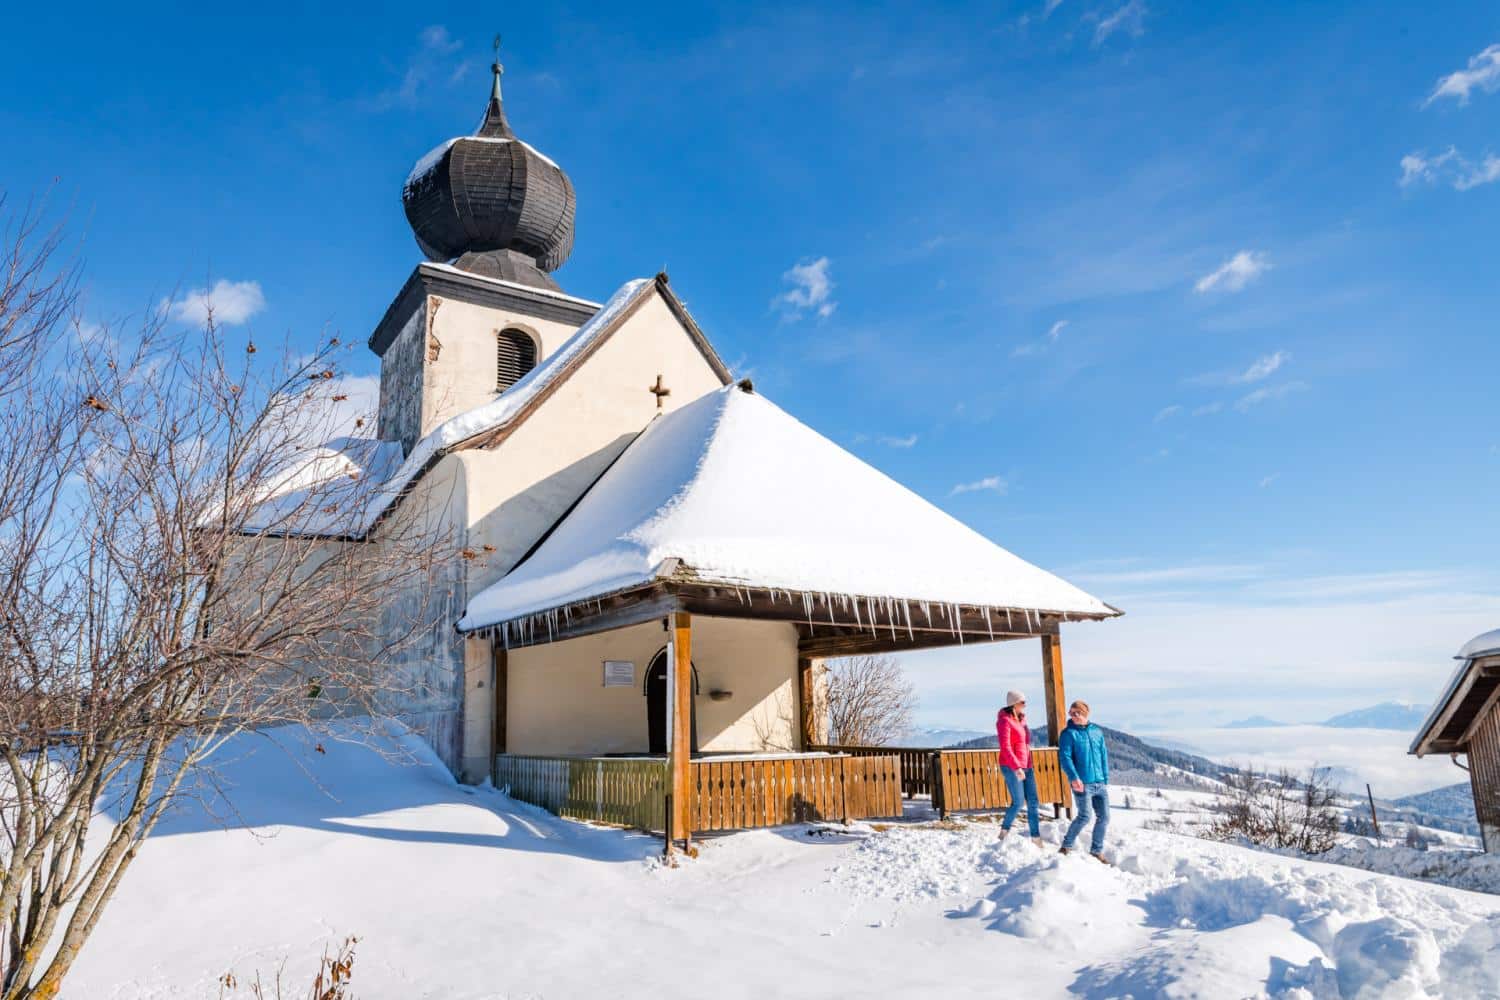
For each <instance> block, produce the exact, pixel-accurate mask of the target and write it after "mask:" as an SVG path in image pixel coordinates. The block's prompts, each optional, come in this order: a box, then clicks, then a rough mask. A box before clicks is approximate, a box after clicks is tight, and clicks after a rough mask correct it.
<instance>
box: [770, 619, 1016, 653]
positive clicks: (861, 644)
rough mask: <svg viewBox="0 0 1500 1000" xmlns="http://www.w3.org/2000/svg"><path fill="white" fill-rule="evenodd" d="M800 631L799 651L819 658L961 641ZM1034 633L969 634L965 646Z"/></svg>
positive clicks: (936, 635)
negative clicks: (992, 636) (992, 635)
mask: <svg viewBox="0 0 1500 1000" xmlns="http://www.w3.org/2000/svg"><path fill="white" fill-rule="evenodd" d="M797 630H798V633H799V634H800V635H801V636H802V638H801V640H800V641H799V642H798V643H797V652H798V653H799V654H800V655H803V656H812V657H818V658H825V657H832V656H860V655H863V654H866V653H899V652H903V651H909V650H913V649H933V648H936V647H939V646H956V645H958V640H957V639H956V638H955V637H954V636H953V635H952V633H949V632H918V633H917V634H916V635H915V636H914V637H912V638H908V637H907V635H906V633H904V632H903V633H901V634H900V635H899V636H897V637H895V638H892V637H891V635H890V633H889V632H881V633H880V634H879V635H871V634H870V632H869V631H868V630H864V631H859V630H856V629H853V628H850V629H843V630H839V631H837V632H833V630H831V629H829V628H828V627H826V626H823V627H820V628H818V629H817V630H816V632H814V631H813V630H812V628H811V626H809V625H806V624H800V625H798V626H797ZM1031 638H1034V636H1031V635H1010V634H1004V635H1002V634H999V633H997V634H996V635H995V636H994V638H993V639H991V637H990V636H989V635H988V634H982V635H972V634H970V635H966V636H964V645H980V644H983V643H988V642H1005V641H1007V640H1011V639H1031Z"/></svg>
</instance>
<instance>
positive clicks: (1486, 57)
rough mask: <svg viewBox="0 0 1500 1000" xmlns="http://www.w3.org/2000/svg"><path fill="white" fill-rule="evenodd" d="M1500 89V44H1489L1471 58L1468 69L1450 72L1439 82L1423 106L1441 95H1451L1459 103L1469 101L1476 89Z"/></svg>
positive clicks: (1488, 90) (1491, 90)
mask: <svg viewBox="0 0 1500 1000" xmlns="http://www.w3.org/2000/svg"><path fill="white" fill-rule="evenodd" d="M1497 89H1500V44H1495V45H1491V46H1488V47H1487V48H1485V50H1484V51H1483V52H1481V53H1479V55H1477V56H1472V57H1470V59H1469V65H1468V67H1467V68H1466V69H1461V70H1456V71H1455V72H1452V73H1449V74H1448V75H1447V76H1445V77H1443V78H1442V79H1441V80H1439V81H1438V82H1437V86H1436V87H1434V88H1433V89H1432V93H1431V94H1429V95H1427V100H1425V101H1423V102H1422V107H1424V108H1425V107H1427V106H1428V105H1429V104H1431V103H1432V102H1433V101H1435V100H1437V99H1438V98H1440V97H1451V98H1453V99H1455V100H1456V101H1458V103H1459V104H1468V103H1469V94H1470V93H1472V92H1473V91H1475V90H1481V91H1484V92H1485V93H1490V94H1492V93H1494V92H1495V91H1496V90H1497Z"/></svg>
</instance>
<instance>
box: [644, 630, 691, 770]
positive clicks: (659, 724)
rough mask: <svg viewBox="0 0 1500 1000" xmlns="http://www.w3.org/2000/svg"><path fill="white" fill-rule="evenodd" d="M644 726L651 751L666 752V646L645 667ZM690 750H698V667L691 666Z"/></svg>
mask: <svg viewBox="0 0 1500 1000" xmlns="http://www.w3.org/2000/svg"><path fill="white" fill-rule="evenodd" d="M645 693H646V726H647V731H648V732H649V733H650V737H651V738H650V747H651V752H652V753H666V752H667V648H666V647H665V646H663V647H662V648H661V652H659V653H657V654H656V655H655V656H654V657H652V659H651V666H650V667H648V668H646V692H645ZM692 702H693V712H692V723H691V729H692V732H691V739H692V752H693V753H697V752H698V668H697V667H696V666H695V667H693V698H692Z"/></svg>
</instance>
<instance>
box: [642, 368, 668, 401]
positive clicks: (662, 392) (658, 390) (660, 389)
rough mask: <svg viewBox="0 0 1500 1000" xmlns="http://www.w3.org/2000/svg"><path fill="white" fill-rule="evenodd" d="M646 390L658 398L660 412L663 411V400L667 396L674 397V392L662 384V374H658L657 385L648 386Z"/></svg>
mask: <svg viewBox="0 0 1500 1000" xmlns="http://www.w3.org/2000/svg"><path fill="white" fill-rule="evenodd" d="M646 390H647V391H648V392H650V393H651V394H652V395H653V396H655V397H656V408H657V409H658V410H659V409H661V401H662V399H663V398H664V397H666V396H670V395H672V390H671V389H668V388H667V387H666V386H665V385H663V384H662V381H661V373H660V372H658V373H657V376H656V384H655V385H648V386H647V387H646Z"/></svg>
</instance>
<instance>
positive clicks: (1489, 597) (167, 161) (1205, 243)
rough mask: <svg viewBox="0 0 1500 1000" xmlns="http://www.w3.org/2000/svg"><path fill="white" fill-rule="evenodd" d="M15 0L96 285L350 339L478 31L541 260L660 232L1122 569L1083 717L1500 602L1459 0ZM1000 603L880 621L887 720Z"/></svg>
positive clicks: (27, 76) (947, 493)
mask: <svg viewBox="0 0 1500 1000" xmlns="http://www.w3.org/2000/svg"><path fill="white" fill-rule="evenodd" d="M28 22H29V23H28V30H26V31H24V32H14V33H11V34H9V35H8V36H6V37H5V38H3V39H0V93H4V94H5V95H6V99H5V100H4V101H3V103H0V135H4V136H6V137H7V141H6V148H7V155H5V156H3V157H0V188H4V189H5V190H6V191H8V192H10V194H11V197H12V198H14V199H19V198H24V197H26V196H29V195H34V194H41V193H44V192H47V191H49V190H50V192H51V193H50V195H49V196H48V197H49V198H50V204H51V205H52V206H53V209H54V211H55V212H58V213H62V212H67V213H68V214H69V215H70V217H71V225H72V227H73V229H74V230H75V231H76V232H77V233H79V234H81V236H82V237H83V243H84V248H83V249H84V256H85V257H86V260H87V265H88V272H87V273H88V282H87V308H88V310H89V311H90V312H91V314H93V315H94V316H97V317H101V318H102V317H106V316H117V315H119V314H121V313H125V312H130V311H137V312H138V311H139V310H141V309H142V308H145V307H148V306H150V305H151V304H152V303H155V302H157V301H159V300H160V299H161V298H162V297H164V296H167V295H176V296H177V297H178V298H179V299H181V298H183V297H184V296H185V295H186V294H187V293H189V292H190V291H191V290H192V289H194V288H200V287H206V286H208V285H210V284H211V283H213V282H217V281H224V282H228V283H230V284H231V285H232V286H235V287H237V288H238V289H239V297H238V299H236V301H237V302H239V303H240V305H241V309H240V310H239V311H240V312H241V313H243V314H244V319H245V321H246V323H247V324H248V326H249V327H250V328H251V329H253V330H254V331H255V333H256V335H257V336H258V337H262V338H267V337H271V336H279V335H282V334H285V335H287V336H290V337H291V338H292V339H293V340H294V341H296V342H306V343H308V344H311V343H312V342H313V341H314V340H315V339H316V338H317V337H318V335H319V334H320V333H322V332H323V331H325V330H329V329H332V330H337V331H339V333H340V334H341V335H342V336H344V337H345V338H346V339H356V340H363V338H364V337H365V336H367V335H368V333H369V331H370V330H371V329H372V328H373V327H374V324H375V322H376V321H377V320H378V318H379V317H380V315H381V313H382V312H383V311H384V309H385V307H386V305H387V304H388V303H389V301H390V299H391V298H392V297H393V296H394V294H395V292H396V291H397V289H398V288H399V287H400V285H401V283H402V281H403V280H404V279H405V277H406V275H407V274H408V273H409V272H410V270H411V268H412V267H413V266H414V265H415V264H416V263H417V261H418V260H419V259H420V254H419V252H418V251H417V249H416V247H415V245H414V243H413V242H412V239H411V236H410V231H409V229H408V228H407V225H406V222H405V219H404V217H403V215H402V212H401V207H400V203H399V190H400V186H401V182H402V181H403V179H404V178H405V175H406V173H407V171H408V169H409V168H410V166H411V164H412V163H413V162H414V161H415V160H416V159H417V158H418V157H419V156H421V155H422V154H423V153H424V152H426V151H427V150H428V149H429V148H431V147H432V146H434V145H436V144H437V143H439V142H440V141H442V140H443V139H445V138H447V137H449V136H452V135H456V134H460V133H465V132H469V131H472V129H473V128H474V126H475V124H476V123H477V120H478V118H479V115H480V113H481V112H482V109H483V103H484V98H485V92H486V87H487V70H486V65H487V63H488V59H489V40H490V38H491V37H492V35H493V34H494V32H495V31H497V30H498V31H501V32H503V33H504V36H505V50H504V53H503V60H504V62H505V63H506V66H507V73H506V77H505V92H506V100H507V108H508V112H509V116H510V120H511V123H512V125H513V126H514V127H515V128H516V130H517V132H518V133H519V134H520V135H521V136H522V137H523V138H525V139H527V140H528V141H529V142H531V143H532V144H533V145H535V146H536V147H537V148H539V149H541V150H542V151H543V152H545V153H547V154H548V155H549V156H550V157H552V158H553V159H555V160H557V161H558V162H559V163H561V164H562V165H563V166H564V168H565V169H566V170H567V171H568V172H569V174H570V175H571V177H572V178H573V181H574V184H575V185H576V187H577V190H578V197H579V209H578V220H579V221H578V235H577V245H576V249H575V251H574V254H573V257H572V260H571V261H570V262H569V263H568V264H567V265H566V266H565V267H564V268H563V269H562V270H561V271H560V272H559V273H558V275H557V277H558V278H559V280H560V281H561V283H562V285H563V287H564V288H566V289H567V290H569V291H571V292H573V293H575V294H579V295H583V296H586V297H591V298H595V299H602V298H604V297H605V296H607V295H608V294H609V293H610V292H611V291H612V290H613V289H614V288H615V287H616V286H617V285H619V284H620V283H621V282H623V281H624V280H626V279H627V278H629V277H632V276H636V275H645V274H649V273H652V272H654V271H656V270H657V269H659V268H661V267H662V266H666V267H667V268H668V269H669V271H670V273H671V275H672V281H673V286H674V288H677V289H678V290H679V292H680V293H681V294H682V295H683V296H684V297H685V298H686V299H687V301H688V304H689V306H690V308H691V309H692V310H693V311H694V313H695V315H696V316H697V317H698V319H699V320H700V322H701V323H702V325H703V326H704V327H705V329H706V330H708V332H709V334H710V336H711V337H712V338H713V340H714V341H715V343H716V344H717V345H718V347H719V348H720V350H721V353H723V354H724V356H725V357H726V358H727V359H729V360H731V361H732V362H733V363H734V365H735V367H736V368H738V369H740V370H742V371H745V372H749V373H751V374H753V375H754V377H755V379H756V382H757V385H758V387H759V388H760V389H761V390H762V391H764V392H765V393H766V394H767V395H769V396H770V397H771V398H773V399H775V400H776V401H777V402H778V403H780V404H781V405H782V406H784V407H785V408H786V409H788V410H789V411H791V412H792V413H794V414H796V415H797V416H799V417H801V418H802V419H804V420H806V421H807V422H808V423H810V424H811V425H812V426H814V427H816V428H818V429H819V430H821V431H822V432H824V433H825V434H828V435H829V436H830V437H832V438H833V439H834V440H836V441H838V442H840V443H842V444H844V445H845V446H847V447H849V448H851V449H852V450H854V451H855V452H856V453H858V454H860V455H861V456H862V457H864V458H866V459H867V460H869V461H871V462H872V463H874V464H875V465H877V466H879V467H880V468H882V469H884V470H885V471H887V472H888V473H890V474H891V475H893V476H895V477H896V478H897V479H899V480H901V481H902V482H905V483H907V484H908V485H910V486H912V487H913V488H914V489H916V490H917V491H918V492H920V493H922V494H923V495H925V496H927V497H928V498H930V499H931V500H933V501H934V502H935V503H938V504H939V505H941V506H943V507H944V508H945V509H947V510H949V511H951V512H953V513H954V514H955V515H957V516H959V517H960V518H962V519H964V520H965V521H967V522H969V523H970V524H973V525H974V526H975V527H977V528H978V529H979V530H981V531H983V532H985V533H986V534H988V535H990V536H991V537H993V538H994V539H996V540H997V541H999V542H1000V543H1001V544H1003V545H1005V546H1007V547H1008V548H1011V549H1012V550H1013V551H1015V552H1017V553H1018V554H1020V555H1022V556H1024V557H1026V558H1029V559H1031V560H1033V561H1035V562H1038V563H1040V564H1041V565H1043V566H1046V567H1048V568H1050V569H1054V570H1056V571H1059V572H1062V573H1063V574H1064V575H1066V576H1068V577H1070V578H1071V579H1073V580H1075V581H1076V582H1078V583H1080V584H1082V585H1084V586H1086V587H1088V588H1089V589H1091V590H1092V591H1094V592H1095V593H1097V594H1098V595H1099V596H1101V597H1103V598H1104V599H1106V600H1109V601H1111V602H1113V603H1115V604H1117V605H1119V606H1121V607H1123V608H1125V609H1126V611H1127V612H1128V616H1127V617H1126V618H1125V619H1122V620H1120V621H1118V622H1112V623H1107V624H1103V625H1094V626H1076V627H1074V629H1072V630H1071V631H1070V632H1068V633H1066V634H1065V638H1064V646H1065V651H1066V654H1067V664H1068V676H1069V681H1070V686H1071V688H1072V689H1073V690H1075V691H1078V692H1080V693H1085V692H1087V693H1091V694H1093V699H1092V700H1094V701H1095V703H1096V705H1098V704H1100V703H1103V704H1105V705H1107V706H1108V707H1109V712H1108V714H1109V715H1110V716H1112V717H1113V718H1114V719H1115V720H1117V721H1121V722H1124V723H1127V724H1130V725H1138V726H1159V725H1167V724H1170V723H1172V722H1173V721H1174V720H1180V719H1181V718H1182V717H1183V716H1184V714H1187V715H1190V716H1192V717H1193V718H1195V719H1199V720H1203V721H1206V722H1210V723H1212V722H1217V721H1223V720H1227V719H1230V718H1234V717H1239V716H1244V715H1249V714H1252V713H1259V714H1267V715H1272V716H1279V717H1290V718H1294V719H1312V718H1320V717H1323V716H1326V715H1329V714H1332V713H1333V712H1335V711H1339V710H1342V709H1345V708H1352V707H1358V706H1360V705H1364V704H1370V703H1373V702H1375V701H1380V700H1383V699H1386V698H1406V699H1412V700H1418V701H1427V700H1428V699H1430V698H1431V697H1432V696H1433V695H1435V693H1436V692H1437V689H1438V688H1439V686H1440V684H1441V682H1442V680H1443V679H1444V678H1445V677H1446V674H1447V671H1448V669H1449V667H1450V661H1449V660H1448V657H1449V656H1450V655H1451V653H1452V651H1453V650H1455V649H1456V648H1457V647H1458V646H1459V645H1460V644H1461V643H1462V642H1463V641H1464V640H1466V639H1467V638H1469V636H1470V635H1472V634H1473V633H1476V632H1479V631H1482V630H1484V629H1487V628H1491V627H1495V626H1496V625H1500V574H1497V572H1496V570H1495V567H1496V566H1497V565H1500V563H1497V556H1500V542H1497V532H1496V530H1495V528H1496V518H1495V499H1494V498H1495V496H1496V494H1497V487H1500V422H1497V419H1496V415H1495V409H1496V404H1495V393H1494V391H1493V388H1492V386H1493V372H1494V370H1495V368H1496V365H1497V362H1500V344H1497V338H1496V336H1495V335H1496V333H1497V332H1500V331H1497V316H1500V309H1497V306H1500V291H1497V288H1500V281H1497V274H1496V271H1497V268H1496V253H1495V239H1496V238H1495V233H1496V231H1497V222H1500V159H1496V157H1497V156H1500V89H1497V86H1500V48H1494V46H1497V45H1500V9H1497V8H1495V7H1494V5H1492V4H1480V3H1474V4H1469V5H1447V6H1442V7H1439V6H1438V5H1425V6H1418V5H1411V4H1396V3H1386V4H1379V3H1361V4H1349V5H1333V4H1318V5H1308V4H1284V5H1282V4H1244V5H1239V6H1237V7H1228V6H1225V5H1219V4H1212V5H1208V4H1185V3H1176V4H1172V3H1166V2H1157V0H1128V2H1124V3H1121V2H1118V0H1106V2H1102V3H1090V2H1078V0H1062V2H1060V3H1051V2H1048V3H1045V4H1044V3H1043V2H1042V0H1037V2H1031V3H1025V4H1011V3H992V4H985V5H944V6H940V7H939V6H926V7H921V8H918V7H894V6H873V5H869V4H861V5H858V6H857V7H856V6H853V5H851V6H834V5H825V6H821V7H819V8H817V9H811V8H809V7H807V6H805V5H797V6H792V7H786V8H777V7H773V6H770V5H757V6H756V8H755V9H753V10H743V9H731V8H725V9H720V10H704V9H700V8H698V7H696V6H684V7H681V8H675V9H674V8H670V7H658V8H654V9H651V10H646V9H642V8H638V7H621V6H619V5H603V6H601V7H599V8H597V9H594V8H590V7H588V6H583V5H573V4H543V5H529V6H524V7H521V8H517V9H514V10H512V9H503V8H495V9H493V10H488V11H481V10H479V9H477V8H476V7H475V6H474V5H462V6H454V7H447V6H444V5H441V4H429V5H412V4H405V5H400V6H397V7H391V8H384V9H383V8H381V7H379V6H378V5H366V6H364V7H361V8H360V11H359V13H358V15H357V16H349V15H347V14H345V13H342V12H339V11H335V10H333V9H328V10H324V11H317V12H313V11H307V10H303V9H300V8H296V9H291V10H277V9H275V7H274V6H263V7H259V8H256V13H255V16H254V17H238V16H236V17H228V16H224V15H220V14H215V13H212V12H210V11H207V10H206V9H204V8H203V7H202V5H195V6H192V7H190V8H188V9H184V10H178V11H175V12H162V13H158V14H143V13H142V12H140V11H139V10H136V9H129V10H125V9H121V8H118V7H100V8H98V9H89V7H88V6H87V5H84V6H83V7H79V6H76V5H74V6H68V7H62V8H46V7H41V8H32V9H31V10H30V11H28ZM250 282H253V283H255V286H257V287H256V288H255V289H251V288H250V286H249V285H248V284H241V283H250ZM187 312H190V310H186V311H185V312H184V315H186V313H187ZM374 361H375V359H374V358H373V356H369V357H368V358H367V359H364V360H362V361H360V362H358V364H360V365H363V366H364V367H363V371H364V372H365V373H371V372H373V371H374V370H375V363H374ZM848 502H849V503H851V504H854V503H858V498H857V497H850V498H848ZM1021 645H1022V644H1013V646H1015V647H1018V648H1006V649H1003V650H1000V651H997V650H995V649H991V648H986V649H984V650H973V649H971V650H966V651H963V652H961V653H946V652H945V653H931V654H925V655H923V656H922V657H914V658H912V659H911V661H910V662H909V667H910V669H911V670H912V671H913V674H914V675H915V676H916V677H917V679H918V683H919V687H920V689H921V693H922V698H923V708H922V711H921V713H920V719H921V721H922V722H924V723H929V724H945V725H959V726H972V727H974V728H984V727H985V725H987V722H988V719H989V718H990V716H991V711H992V710H991V708H990V706H991V705H992V704H993V702H994V700H995V696H996V693H997V692H1000V691H1003V690H1004V689H1005V688H1006V687H1010V686H1014V685H1015V684H1017V683H1022V684H1030V683H1034V682H1035V680H1036V674H1037V673H1038V671H1037V666H1036V664H1037V660H1038V659H1039V656H1038V654H1037V652H1036V650H1035V649H1034V648H1032V647H1033V644H1031V643H1026V644H1024V647H1025V648H1024V649H1021V648H1019V647H1020V646H1021Z"/></svg>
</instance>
